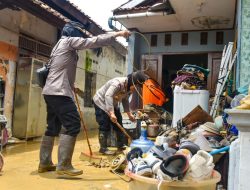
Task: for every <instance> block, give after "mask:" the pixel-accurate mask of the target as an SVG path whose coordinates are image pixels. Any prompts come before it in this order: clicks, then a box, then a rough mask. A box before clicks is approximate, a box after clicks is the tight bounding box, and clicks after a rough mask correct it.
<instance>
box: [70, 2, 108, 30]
mask: <svg viewBox="0 0 250 190" xmlns="http://www.w3.org/2000/svg"><path fill="white" fill-rule="evenodd" d="M65 1H66V2H67V3H69V4H71V5H72V6H73V7H75V8H76V9H77V10H78V11H79V12H81V13H82V14H84V16H86V17H87V18H88V19H89V20H90V21H91V22H92V23H94V24H95V25H97V26H98V27H99V28H100V29H102V30H103V31H105V29H103V28H102V27H101V26H100V25H99V24H97V23H96V22H95V21H94V20H92V19H91V17H90V16H88V15H86V14H85V13H84V12H82V10H81V9H80V8H79V7H78V6H77V5H75V4H74V3H72V2H70V1H69V0H65Z"/></svg>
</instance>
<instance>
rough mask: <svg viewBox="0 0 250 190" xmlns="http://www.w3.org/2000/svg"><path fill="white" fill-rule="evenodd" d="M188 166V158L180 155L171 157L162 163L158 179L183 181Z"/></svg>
mask: <svg viewBox="0 0 250 190" xmlns="http://www.w3.org/2000/svg"><path fill="white" fill-rule="evenodd" d="M188 165H189V164H188V160H187V158H186V156H183V155H180V154H176V155H173V156H170V157H169V158H167V159H166V160H163V162H162V163H161V165H160V168H159V170H158V172H157V177H158V179H159V180H167V181H172V180H180V179H183V177H184V175H185V173H186V172H187V170H188Z"/></svg>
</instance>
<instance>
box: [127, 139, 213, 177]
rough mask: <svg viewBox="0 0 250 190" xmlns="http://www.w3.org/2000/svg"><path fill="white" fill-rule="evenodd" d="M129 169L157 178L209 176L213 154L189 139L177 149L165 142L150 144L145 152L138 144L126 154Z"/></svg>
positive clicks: (138, 173)
mask: <svg viewBox="0 0 250 190" xmlns="http://www.w3.org/2000/svg"><path fill="white" fill-rule="evenodd" d="M127 162H128V170H129V171H130V172H132V173H135V174H137V175H140V176H145V177H151V178H155V179H158V180H166V181H175V180H202V179H208V178H210V177H211V176H212V171H213V168H214V164H213V157H212V156H211V155H210V154H208V153H207V152H206V151H203V150H200V148H199V146H198V145H196V144H195V143H193V142H191V141H183V142H181V143H180V145H179V147H178V150H176V149H174V148H171V147H169V146H168V144H167V143H163V144H162V145H156V146H153V147H152V148H151V149H150V150H149V151H148V152H147V153H146V154H143V153H142V151H141V150H140V148H134V149H132V150H131V151H130V152H129V153H128V155H127Z"/></svg>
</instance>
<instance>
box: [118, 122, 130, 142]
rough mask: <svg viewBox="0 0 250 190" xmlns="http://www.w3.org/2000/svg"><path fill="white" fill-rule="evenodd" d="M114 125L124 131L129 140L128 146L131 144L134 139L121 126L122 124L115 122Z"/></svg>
mask: <svg viewBox="0 0 250 190" xmlns="http://www.w3.org/2000/svg"><path fill="white" fill-rule="evenodd" d="M114 124H116V126H117V127H118V128H119V129H120V130H121V131H122V133H123V134H124V135H125V136H126V137H127V138H128V144H129V145H130V144H131V141H132V138H131V136H130V135H129V134H128V133H127V131H126V130H125V129H124V128H123V127H122V126H121V125H120V123H118V122H117V121H116V122H114Z"/></svg>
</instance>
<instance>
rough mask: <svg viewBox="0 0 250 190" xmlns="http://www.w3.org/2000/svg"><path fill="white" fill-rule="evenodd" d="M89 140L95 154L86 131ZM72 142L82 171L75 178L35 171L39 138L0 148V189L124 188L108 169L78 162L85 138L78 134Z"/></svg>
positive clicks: (93, 138)
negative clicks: (0, 157) (1, 163)
mask: <svg viewBox="0 0 250 190" xmlns="http://www.w3.org/2000/svg"><path fill="white" fill-rule="evenodd" d="M90 136H91V138H90V142H91V144H92V148H93V150H94V153H95V154H98V153H97V151H98V146H99V145H98V141H97V136H96V133H95V132H92V133H91V134H90ZM79 137H80V138H79V139H78V141H77V143H76V147H75V151H74V155H73V165H74V166H75V167H76V168H78V169H82V170H83V175H81V176H80V177H77V178H71V179H67V178H63V177H59V176H57V175H56V173H55V172H47V173H42V174H39V173H38V172H37V166H38V163H39V146H40V139H33V140H32V141H28V142H24V143H20V144H17V145H8V146H7V147H6V148H5V149H4V150H3V155H4V161H5V164H4V168H3V171H2V172H1V173H0V190H33V189H34V190H71V189H72V190H87V189H91V190H103V189H104V190H105V189H109V190H127V189H128V183H127V182H125V181H123V180H121V179H120V178H119V177H118V176H116V175H114V174H113V173H111V172H110V171H109V168H96V167H94V166H89V163H88V162H86V161H81V160H80V159H79V156H80V154H81V152H82V151H84V152H86V153H88V151H87V150H88V149H87V144H86V141H85V140H83V139H82V138H81V137H82V134H79ZM57 147H58V146H57V141H56V143H55V146H54V150H53V161H54V162H55V163H56V162H57Z"/></svg>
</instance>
